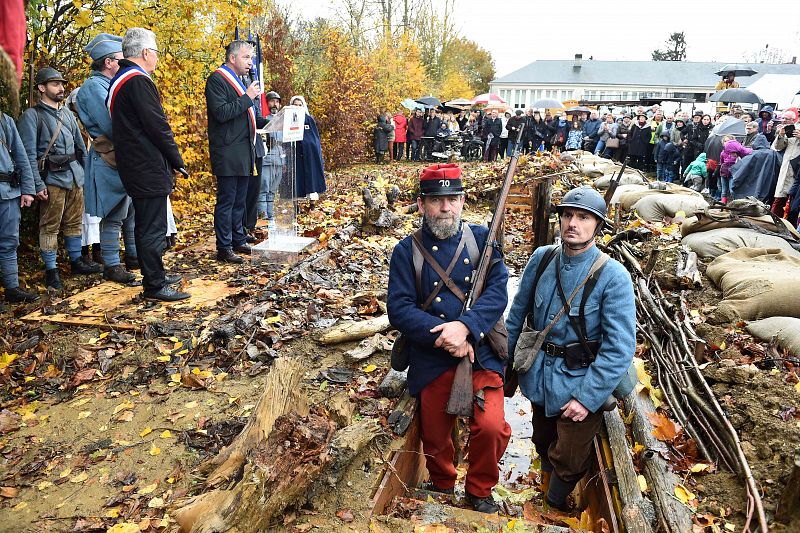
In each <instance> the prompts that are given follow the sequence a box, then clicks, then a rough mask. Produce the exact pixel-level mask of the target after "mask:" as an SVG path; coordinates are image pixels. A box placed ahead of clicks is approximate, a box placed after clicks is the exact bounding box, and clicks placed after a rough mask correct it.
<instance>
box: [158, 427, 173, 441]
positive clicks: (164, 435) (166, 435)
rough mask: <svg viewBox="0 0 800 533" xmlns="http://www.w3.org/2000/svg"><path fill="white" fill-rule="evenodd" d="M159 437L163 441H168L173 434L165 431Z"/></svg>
mask: <svg viewBox="0 0 800 533" xmlns="http://www.w3.org/2000/svg"><path fill="white" fill-rule="evenodd" d="M159 437H161V438H162V439H168V438H170V437H172V432H171V431H170V430H168V429H165V430H164V431H162V432H161V435H159Z"/></svg>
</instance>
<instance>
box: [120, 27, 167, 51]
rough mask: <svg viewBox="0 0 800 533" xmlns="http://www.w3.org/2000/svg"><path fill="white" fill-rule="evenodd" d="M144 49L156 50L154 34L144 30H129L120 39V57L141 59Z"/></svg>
mask: <svg viewBox="0 0 800 533" xmlns="http://www.w3.org/2000/svg"><path fill="white" fill-rule="evenodd" d="M145 48H149V49H151V50H158V46H157V45H156V34H155V33H153V32H152V31H150V30H146V29H144V28H129V29H128V31H126V32H125V37H123V38H122V56H123V57H125V58H128V57H142V51H143V50H144V49H145Z"/></svg>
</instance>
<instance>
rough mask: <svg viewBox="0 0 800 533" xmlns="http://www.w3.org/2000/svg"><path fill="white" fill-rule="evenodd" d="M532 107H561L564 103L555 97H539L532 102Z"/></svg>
mask: <svg viewBox="0 0 800 533" xmlns="http://www.w3.org/2000/svg"><path fill="white" fill-rule="evenodd" d="M531 107H538V108H541V109H561V108H562V107H564V104H562V103H561V102H559V101H558V100H554V99H553V98H539V99H538V100H536V101H535V102H533V103H532V104H531Z"/></svg>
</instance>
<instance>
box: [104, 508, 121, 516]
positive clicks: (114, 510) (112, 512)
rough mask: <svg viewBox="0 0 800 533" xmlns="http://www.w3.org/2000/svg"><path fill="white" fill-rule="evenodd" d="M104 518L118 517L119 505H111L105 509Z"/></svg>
mask: <svg viewBox="0 0 800 533" xmlns="http://www.w3.org/2000/svg"><path fill="white" fill-rule="evenodd" d="M105 516H106V518H119V507H112V508H111V509H109V510H107V511H106V515H105Z"/></svg>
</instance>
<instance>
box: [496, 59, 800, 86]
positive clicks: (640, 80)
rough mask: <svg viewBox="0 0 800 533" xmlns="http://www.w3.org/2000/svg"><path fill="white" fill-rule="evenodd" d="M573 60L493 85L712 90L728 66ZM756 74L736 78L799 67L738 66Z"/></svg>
mask: <svg viewBox="0 0 800 533" xmlns="http://www.w3.org/2000/svg"><path fill="white" fill-rule="evenodd" d="M574 63H575V62H574V61H573V60H541V61H534V62H533V63H531V64H530V65H527V66H525V67H522V68H521V69H518V70H515V71H514V72H512V73H511V74H508V75H506V76H503V77H501V78H497V79H495V80H493V81H492V82H491V83H492V84H498V85H502V84H559V85H635V86H645V87H649V86H654V87H657V86H668V87H711V88H713V87H714V85H716V84H717V82H718V81H719V80H720V77H719V76H717V75H716V74H714V73H715V72H717V71H718V70H719V69H721V68H722V67H723V66H725V65H726V64H727V63H717V62H693V61H596V60H589V59H584V60H583V62H582V63H581V68H580V69H575V68H573V65H574ZM739 65H743V66H748V67H750V68H752V69H753V70H755V71H756V72H757V74H755V75H754V76H749V77H738V78H736V81H738V82H739V85H741V86H742V87H747V86H748V85H749V84H751V83H753V82H754V81H756V80H757V79H759V78H760V77H761V76H762V75H764V74H800V65H793V64H782V65H772V64H765V63H739Z"/></svg>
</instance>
